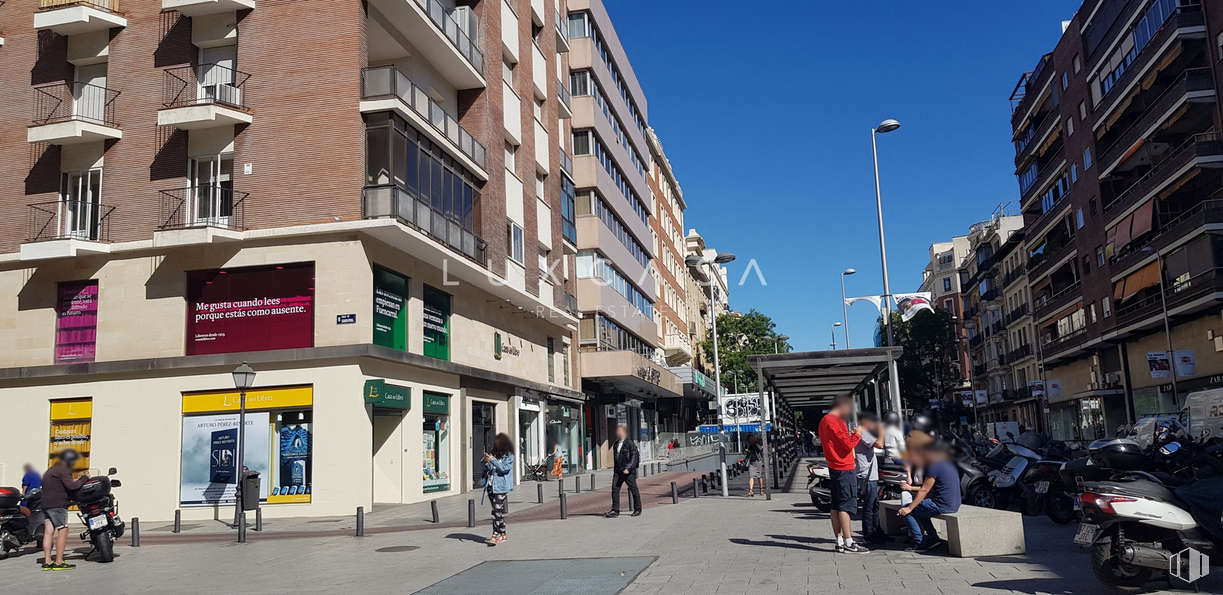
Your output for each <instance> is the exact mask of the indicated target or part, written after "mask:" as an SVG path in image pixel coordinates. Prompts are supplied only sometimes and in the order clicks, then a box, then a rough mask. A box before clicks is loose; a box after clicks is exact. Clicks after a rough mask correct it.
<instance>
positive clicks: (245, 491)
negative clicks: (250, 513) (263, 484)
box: [238, 471, 259, 510]
mask: <svg viewBox="0 0 1223 595" xmlns="http://www.w3.org/2000/svg"><path fill="white" fill-rule="evenodd" d="M238 493H239V494H240V495H241V497H242V510H255V509H256V508H259V472H258V471H247V472H245V473H243V474H242V482H241V483H240V484H239V486H238Z"/></svg>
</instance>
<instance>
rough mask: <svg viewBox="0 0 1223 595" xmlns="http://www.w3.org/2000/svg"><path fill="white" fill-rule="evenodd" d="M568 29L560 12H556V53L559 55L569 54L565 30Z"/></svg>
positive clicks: (567, 24) (567, 36) (567, 37)
mask: <svg viewBox="0 0 1223 595" xmlns="http://www.w3.org/2000/svg"><path fill="white" fill-rule="evenodd" d="M568 28H569V23H567V22H565V19H564V17H563V16H562V15H561V11H559V10H558V11H556V51H557V52H558V53H561V54H565V53H568V52H569V35H567V34H566V32H565V30H566V29H568Z"/></svg>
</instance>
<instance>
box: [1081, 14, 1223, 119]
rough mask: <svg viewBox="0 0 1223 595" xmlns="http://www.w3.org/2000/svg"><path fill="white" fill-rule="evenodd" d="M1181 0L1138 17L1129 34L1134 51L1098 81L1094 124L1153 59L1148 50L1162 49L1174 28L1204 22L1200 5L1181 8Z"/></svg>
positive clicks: (1106, 114)
mask: <svg viewBox="0 0 1223 595" xmlns="http://www.w3.org/2000/svg"><path fill="white" fill-rule="evenodd" d="M1182 1H1183V0H1155V2H1153V3H1152V4H1151V5H1150V6H1149V7H1148V8H1147V11H1146V13H1144V14H1143V15H1142V17H1140V19H1139V20H1138V23H1137V24H1136V25H1135V26H1134V30H1133V33H1131V34H1130V35H1132V36H1133V48H1132V49H1131V50H1130V51H1129V53H1128V54H1126V55H1125V56H1124V57H1123V58H1122V59H1121V61H1120V62H1119V63H1118V64H1117V65H1116V66H1115V67H1114V68H1113V70H1112V72H1110V73H1109V74H1108V75H1107V76H1106V77H1104V79H1103V81H1102V82H1101V88H1102V90H1103V93H1104V95H1103V97H1101V98H1100V101H1098V102H1096V105H1097V106H1100V107H1101V108H1103V109H1101V110H1099V111H1098V112H1097V113H1096V121H1097V122H1100V121H1101V120H1102V119H1103V118H1107V117H1108V116H1109V114H1110V113H1111V112H1112V110H1111V109H1110V107H1109V106H1112V105H1114V104H1115V103H1116V99H1117V98H1118V97H1119V96H1120V94H1121V92H1122V90H1123V89H1128V88H1129V87H1130V83H1132V82H1133V81H1134V79H1136V78H1137V77H1138V73H1139V72H1142V70H1143V69H1142V65H1143V64H1144V63H1146V62H1147V61H1150V60H1153V59H1154V56H1155V52H1154V51H1147V49H1148V48H1152V49H1153V50H1158V49H1160V48H1163V47H1164V46H1165V45H1166V43H1165V42H1166V41H1167V39H1168V38H1169V37H1171V36H1172V34H1173V33H1174V32H1175V31H1176V30H1177V29H1180V28H1182V27H1188V26H1192V25H1202V24H1204V23H1205V20H1204V18H1203V15H1202V5H1201V4H1200V3H1196V2H1195V3H1192V4H1189V3H1185V4H1186V5H1184V6H1180V4H1181V3H1182Z"/></svg>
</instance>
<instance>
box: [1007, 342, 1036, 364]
mask: <svg viewBox="0 0 1223 595" xmlns="http://www.w3.org/2000/svg"><path fill="white" fill-rule="evenodd" d="M1029 355H1032V346H1031V345H1021V346H1019V347H1016V348H1015V349H1012V350H1011V353H1010V355H1008V356H1007V357H1008V358H1009V359H1010V360H1011V361H1012V362H1017V361H1019V360H1021V359H1023V358H1025V357H1028V356H1029Z"/></svg>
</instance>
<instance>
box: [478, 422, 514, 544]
mask: <svg viewBox="0 0 1223 595" xmlns="http://www.w3.org/2000/svg"><path fill="white" fill-rule="evenodd" d="M513 451H514V444H513V443H512V442H510V437H509V436H507V435H505V434H504V433H502V434H497V437H496V438H494V439H493V451H492V452H490V453H487V454H485V455H484V478H485V485H486V487H485V489H487V490H488V498H489V501H490V502H491V503H492V507H493V536H492V537H491V538H489V540H488V544H489V545H497V544H498V543H501V542H503V541H505V540H506V539H508V538H509V537H508V536H507V535H506V534H505V511H506V508H507V501H508V499H509V495H510V492H512V491H513V490H514V477H513V475H512V474H513V471H514V452H513Z"/></svg>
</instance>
